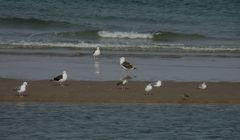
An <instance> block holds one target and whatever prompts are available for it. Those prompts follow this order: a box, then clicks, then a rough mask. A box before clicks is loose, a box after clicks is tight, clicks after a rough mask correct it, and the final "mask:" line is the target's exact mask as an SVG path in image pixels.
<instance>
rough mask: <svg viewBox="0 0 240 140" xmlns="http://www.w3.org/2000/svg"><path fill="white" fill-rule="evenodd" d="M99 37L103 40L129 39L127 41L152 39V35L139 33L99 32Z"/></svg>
mask: <svg viewBox="0 0 240 140" xmlns="http://www.w3.org/2000/svg"><path fill="white" fill-rule="evenodd" d="M98 35H99V36H100V37H102V38H127V39H152V38H153V34H151V33H137V32H109V31H99V32H98Z"/></svg>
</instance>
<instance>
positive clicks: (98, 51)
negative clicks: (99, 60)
mask: <svg viewBox="0 0 240 140" xmlns="http://www.w3.org/2000/svg"><path fill="white" fill-rule="evenodd" d="M100 54H101V51H100V48H99V47H97V49H96V50H95V51H94V52H93V57H94V59H95V57H97V56H99V55H100Z"/></svg>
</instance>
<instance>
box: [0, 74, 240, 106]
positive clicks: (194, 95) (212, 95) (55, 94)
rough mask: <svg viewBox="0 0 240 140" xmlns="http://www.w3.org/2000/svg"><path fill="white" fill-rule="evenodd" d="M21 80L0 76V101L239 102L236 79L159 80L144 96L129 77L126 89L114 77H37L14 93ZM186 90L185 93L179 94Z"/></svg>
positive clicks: (139, 83)
mask: <svg viewBox="0 0 240 140" xmlns="http://www.w3.org/2000/svg"><path fill="white" fill-rule="evenodd" d="M21 82H22V81H19V80H12V79H0V83H1V87H0V101H7V102H8V101H9V102H43V103H46V102H47V103H180V104H181V103H191V104H206V103H207V104H239V103H240V93H239V91H240V83H239V82H210V83H207V85H208V88H207V89H206V90H200V89H198V88H197V86H198V84H199V82H174V81H163V85H162V87H160V88H154V89H153V90H152V94H153V95H147V96H145V95H144V93H145V91H144V88H145V86H146V84H147V82H144V81H130V82H129V83H128V84H127V86H126V89H122V88H121V87H117V86H116V82H117V81H68V82H66V83H65V86H62V87H61V86H59V85H58V83H55V82H52V81H47V80H41V81H29V86H28V87H27V92H26V94H27V95H28V96H24V97H19V96H17V93H16V91H15V90H14V88H15V87H16V86H18V85H20V84H21ZM184 94H187V95H189V97H187V98H183V95H184Z"/></svg>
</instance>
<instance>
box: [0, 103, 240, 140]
mask: <svg viewBox="0 0 240 140" xmlns="http://www.w3.org/2000/svg"><path fill="white" fill-rule="evenodd" d="M0 113H1V116H0V131H1V134H0V135H1V139H3V140H22V139H35V140H38V139H58V140H61V139H63V140H64V139H69V140H77V139H98V140H99V139H143V140H145V139H195V140H201V139H239V138H240V134H239V131H240V125H239V122H240V119H239V117H237V116H239V115H240V107H239V105H174V104H172V105H170V104H165V105H156V104H134V105H130V104H101V105H99V104H79V105H74V104H73V105H66V104H34V103H1V104H0Z"/></svg>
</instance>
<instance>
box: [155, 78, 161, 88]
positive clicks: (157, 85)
mask: <svg viewBox="0 0 240 140" xmlns="http://www.w3.org/2000/svg"><path fill="white" fill-rule="evenodd" d="M161 86H162V81H160V80H158V81H157V82H155V83H154V85H153V87H161Z"/></svg>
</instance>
